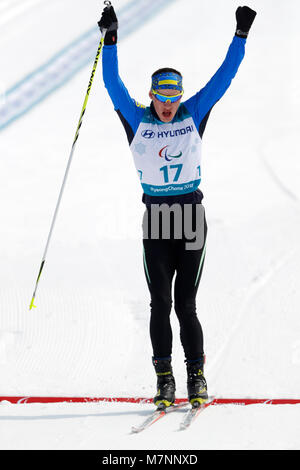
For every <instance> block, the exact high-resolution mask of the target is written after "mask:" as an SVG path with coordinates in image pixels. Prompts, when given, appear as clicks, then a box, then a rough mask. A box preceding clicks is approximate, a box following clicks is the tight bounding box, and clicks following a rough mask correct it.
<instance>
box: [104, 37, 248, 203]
mask: <svg viewBox="0 0 300 470" xmlns="http://www.w3.org/2000/svg"><path fill="white" fill-rule="evenodd" d="M245 43H246V39H244V38H240V37H237V36H234V38H233V41H232V43H231V45H230V46H229V49H228V52H227V55H226V58H225V60H224V62H223V63H222V65H221V67H220V68H219V69H218V70H217V72H216V73H215V75H214V76H213V77H212V78H211V80H210V81H209V82H208V83H207V84H206V85H205V87H204V88H202V89H201V90H200V91H199V92H198V93H196V94H195V95H194V96H192V97H191V98H189V99H188V100H187V101H184V102H182V103H181V104H180V105H179V108H178V110H177V113H176V115H175V117H174V119H173V120H172V121H171V122H169V123H164V122H162V121H160V120H159V118H158V116H157V114H156V112H155V109H154V106H153V103H151V105H150V106H148V107H146V106H144V105H141V104H139V103H138V102H137V101H135V100H134V99H132V98H131V97H130V95H129V93H128V91H127V89H126V87H125V86H124V84H123V82H122V80H121V78H120V76H119V71H118V58H117V46H116V45H112V46H104V48H103V59H102V61H103V79H104V84H105V87H106V88H107V90H108V93H109V96H110V98H111V100H112V102H113V105H114V108H115V110H116V111H117V113H118V115H119V117H120V119H121V121H122V124H123V126H124V128H125V131H126V134H127V138H128V142H129V145H130V149H131V151H132V154H133V158H134V163H135V166H136V170H137V173H138V176H139V178H140V182H141V185H142V188H143V191H144V194H143V202H145V204H146V205H147V206H148V205H150V204H151V203H157V204H158V203H162V202H167V203H169V204H173V203H175V202H178V203H191V202H201V200H202V197H203V195H202V193H201V191H200V190H199V189H198V186H199V185H200V182H201V147H202V145H201V144H202V136H203V132H204V129H205V126H206V123H207V120H208V117H209V114H210V112H211V109H212V107H213V106H214V105H215V104H216V102H217V101H218V100H219V99H220V98H221V97H222V96H223V95H224V93H225V91H226V90H227V88H228V87H229V85H230V83H231V81H232V79H233V78H234V76H235V74H236V72H237V70H238V68H239V65H240V63H241V61H242V60H243V57H244V54H245Z"/></svg>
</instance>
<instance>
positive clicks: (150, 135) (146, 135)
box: [142, 129, 155, 139]
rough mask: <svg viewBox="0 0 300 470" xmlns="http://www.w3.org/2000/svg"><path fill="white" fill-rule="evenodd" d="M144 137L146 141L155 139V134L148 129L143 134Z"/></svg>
mask: <svg viewBox="0 0 300 470" xmlns="http://www.w3.org/2000/svg"><path fill="white" fill-rule="evenodd" d="M142 137H144V138H145V139H153V137H155V132H153V131H151V130H150V129H146V130H145V131H143V132H142Z"/></svg>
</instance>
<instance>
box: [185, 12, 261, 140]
mask: <svg viewBox="0 0 300 470" xmlns="http://www.w3.org/2000/svg"><path fill="white" fill-rule="evenodd" d="M255 16H256V12H255V11H253V10H251V9H250V8H249V7H239V8H238V9H237V10H236V20H237V26H236V32H235V36H234V38H233V40H232V43H231V44H230V46H229V49H228V52H227V55H226V57H225V60H224V62H223V63H222V65H221V67H220V68H219V69H218V70H217V72H216V73H215V74H214V75H213V77H212V78H211V79H210V80H209V82H208V83H207V84H206V85H205V87H203V88H202V89H201V90H200V91H199V92H198V93H196V94H195V95H194V96H192V97H191V98H190V99H189V100H187V101H186V102H185V103H184V104H185V106H186V107H187V109H188V110H189V112H190V113H191V114H192V115H193V117H194V120H195V123H196V125H197V127H198V129H199V128H200V134H201V125H202V126H203V123H205V120H207V118H208V115H209V113H210V111H211V109H212V107H213V106H214V105H215V104H216V102H217V101H219V100H220V98H222V96H223V95H224V93H225V92H226V90H227V89H228V88H229V86H230V84H231V81H232V79H233V78H234V77H235V75H236V73H237V71H238V68H239V66H240V64H241V62H242V60H243V58H244V55H245V44H246V38H247V36H248V33H249V30H250V27H251V25H252V23H253V21H254V18H255Z"/></svg>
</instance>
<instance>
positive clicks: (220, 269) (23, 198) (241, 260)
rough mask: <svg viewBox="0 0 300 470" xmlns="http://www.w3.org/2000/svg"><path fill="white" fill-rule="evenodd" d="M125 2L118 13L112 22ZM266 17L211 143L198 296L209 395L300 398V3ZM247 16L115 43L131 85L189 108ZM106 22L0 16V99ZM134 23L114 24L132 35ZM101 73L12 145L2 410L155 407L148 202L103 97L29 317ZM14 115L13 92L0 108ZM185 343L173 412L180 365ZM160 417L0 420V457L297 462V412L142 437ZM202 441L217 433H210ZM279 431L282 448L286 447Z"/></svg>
mask: <svg viewBox="0 0 300 470" xmlns="http://www.w3.org/2000/svg"><path fill="white" fill-rule="evenodd" d="M125 3H126V2H125V1H117V0H116V1H115V2H114V6H115V8H116V9H117V10H118V9H119V8H120V7H121V6H123V5H124V4H125ZM248 4H249V6H250V7H252V8H254V9H255V10H256V11H257V12H258V15H257V18H256V20H255V23H254V24H253V28H252V30H251V33H250V35H249V39H248V42H247V47H246V56H245V59H244V61H243V63H242V65H241V67H240V70H239V72H238V74H237V77H236V78H235V79H234V81H233V83H232V85H231V88H230V89H229V90H228V92H227V93H226V95H225V96H224V97H223V98H222V100H221V101H220V103H218V104H217V105H216V106H215V108H214V109H213V111H212V113H211V116H210V119H209V122H208V125H207V128H206V131H205V134H204V141H203V147H204V148H203V183H201V185H202V190H203V192H204V195H205V198H204V201H203V203H204V206H205V208H206V213H207V219H208V225H209V237H208V247H207V257H206V261H205V268H204V272H203V278H202V282H201V285H200V288H199V293H198V297H197V308H198V314H199V318H200V319H201V323H202V326H203V329H204V334H205V351H206V356H207V365H206V377H207V380H208V385H209V393H210V394H214V395H217V396H218V397H222V396H223V397H225V396H226V397H253V398H255V397H258V398H260V397H263V398H299V396H300V373H299V365H300V321H299V300H300V298H299V296H300V294H299V292H300V290H299V274H300V268H299V266H300V264H299V261H300V252H299V238H300V224H299V222H300V211H299V200H300V190H299V180H300V163H299V140H298V129H299V124H300V122H299V120H300V118H299V112H298V109H299V104H300V92H299V90H300V83H299V61H298V57H299V55H298V51H299V34H300V33H299V29H298V24H297V18H298V16H299V10H300V7H299V4H298V2H297V1H296V0H289V7H288V8H287V7H286V6H285V5H284V4H282V2H280V1H279V0H263V1H262V0H260V1H258V0H249V2H248ZM237 6H239V2H238V1H235V0H227V1H226V2H224V1H221V0H202V1H201V2H199V1H197V0H189V2H188V8H187V2H184V1H183V0H177V1H174V2H173V3H172V4H171V5H170V6H169V8H168V9H165V10H162V11H161V12H158V15H157V16H156V17H154V18H152V19H151V21H149V22H148V23H146V24H145V25H144V26H143V28H141V29H139V30H138V31H136V32H135V33H133V34H131V35H130V36H128V38H126V39H124V40H123V41H120V44H119V62H120V72H121V76H122V78H123V80H124V82H125V84H126V85H127V87H128V89H129V91H130V93H131V95H132V96H134V97H135V98H136V99H137V100H138V101H140V102H143V103H145V104H147V103H148V102H149V99H148V96H147V93H148V88H149V77H150V75H151V73H152V72H153V70H155V69H157V68H159V67H161V66H166V65H169V66H174V67H175V68H178V69H179V70H181V71H182V72H183V74H184V88H185V94H186V96H187V97H189V96H191V95H192V94H193V93H194V92H196V91H197V90H198V89H199V88H200V87H202V86H203V85H205V83H206V82H207V81H208V80H209V78H210V77H211V76H212V75H213V73H214V72H215V71H216V69H217V68H218V67H219V65H220V64H221V62H222V60H223V59H224V57H225V54H226V51H227V48H228V46H229V44H230V42H231V40H232V37H233V34H234V27H235V16H234V13H235V10H236V7H237ZM98 17H99V2H98V1H96V0H85V2H81V1H79V0H72V1H71V0H64V1H61V0H60V1H59V0H51V1H49V0H40V1H37V0H36V1H33V0H31V1H29V0H28V1H25V0H23V1H22V2H21V1H17V0H12V1H11V2H7V1H4V0H2V1H1V0H0V26H1V42H0V53H1V75H0V92H1V90H3V91H5V89H9V88H10V87H11V86H13V84H14V83H16V82H17V81H19V80H20V79H22V77H24V76H25V75H26V74H28V73H30V72H31V71H32V70H33V69H34V68H36V67H38V66H40V65H41V64H42V63H43V62H45V60H47V59H48V58H49V57H51V56H52V55H53V54H55V53H56V52H57V51H58V50H59V49H61V48H62V47H64V46H65V45H66V44H68V43H69V42H70V41H72V40H73V39H76V38H77V37H78V36H79V35H80V34H82V33H84V32H85V31H86V30H88V29H89V28H91V27H92V26H93V25H94V24H95V21H97V20H98ZM121 27H122V25H121V24H120V28H121ZM90 73H91V65H89V66H87V67H85V68H84V69H83V70H82V71H81V72H80V73H78V74H77V75H76V76H74V78H73V80H72V81H70V82H68V84H67V85H66V86H65V87H62V88H61V89H59V90H58V91H57V92H56V93H54V94H52V95H50V97H49V98H48V99H47V100H45V101H43V102H42V103H41V104H40V105H39V106H37V107H36V108H34V109H33V110H32V111H30V113H28V114H26V115H25V116H24V117H23V118H22V119H20V120H18V121H16V122H15V123H14V124H13V125H11V126H10V127H8V128H7V129H5V130H4V131H3V132H1V134H0V157H1V158H0V201H1V203H0V204H1V206H0V210H1V234H0V236H1V244H0V286H1V289H0V307H1V316H0V377H1V380H0V395H3V396H4V395H5V396H7V395H20V396H35V395H51V396H59V395H66V396H124V397H127V396H149V397H151V396H153V393H154V390H155V376H154V372H153V368H152V364H151V345H150V340H149V335H148V323H149V293H148V289H147V285H146V282H145V279H144V272H143V264H142V241H141V220H142V215H143V210H144V208H143V205H142V203H141V195H142V190H141V187H140V183H139V180H138V178H137V175H136V172H135V169H134V165H133V161H132V158H131V154H130V151H129V149H128V145H127V140H126V135H125V133H124V131H123V129H122V127H121V125H120V123H119V119H118V117H117V115H116V113H114V112H113V108H112V105H111V102H110V100H109V98H108V96H107V94H106V92H105V90H104V87H103V82H102V78H101V65H100V66H99V70H98V71H97V75H96V78H95V81H94V84H93V87H92V92H91V96H90V100H89V103H88V109H87V112H86V114H85V117H84V122H83V126H82V128H81V132H80V137H79V140H78V143H77V147H76V152H75V155H74V161H73V163H72V167H71V171H70V175H69V179H68V183H67V186H66V190H65V193H64V196H63V202H62V205H61V208H60V212H59V215H58V219H57V224H56V226H55V230H54V234H53V239H52V241H51V245H50V249H49V252H48V256H47V262H46V265H45V268H44V271H43V274H42V278H41V281H40V285H39V288H38V292H37V298H36V305H37V308H36V309H33V310H31V311H29V310H28V307H29V303H30V299H31V296H32V292H33V288H34V284H35V280H36V277H37V274H38V269H39V266H40V262H41V256H42V254H43V250H44V246H45V243H46V238H47V234H48V231H49V228H50V222H51V218H52V215H53V211H54V207H55V204H56V201H57V197H58V192H59V189H60V185H61V182H62V177H63V174H64V171H65V168H66V164H67V159H68V156H69V153H70V150H71V144H72V141H73V138H74V134H75V130H76V127H77V123H78V119H79V114H80V110H81V106H82V103H83V99H84V95H85V92H86V88H87V84H88V81H89V77H90ZM3 102H5V94H4V96H2V98H1V101H0V105H1V103H2V104H3ZM172 324H173V330H174V352H173V362H174V372H175V374H176V381H177V396H178V397H184V396H185V394H186V390H185V380H186V379H185V365H184V362H183V360H184V357H183V353H182V348H181V345H180V341H179V331H178V324H177V320H176V317H175V314H174V313H173V315H172ZM150 410H151V405H133V404H112V403H107V404H105V403H98V404H95V403H88V404H51V405H50V404H49V405H39V404H34V405H33V404H32V405H10V404H8V403H5V402H2V403H1V406H0V448H1V449H38V448H41V449H43V448H45V449H46V448H47V449H48V448H51V449H68V448H70V449H179V448H180V449H218V448H220V449H232V448H236V449H242V448H244V449H254V448H259V449H263V448H272V449H296V448H297V449H299V447H300V446H299V434H300V433H299V430H300V429H299V417H300V416H299V415H300V406H298V405H292V406H289V405H282V406H277V405H276V406H265V405H251V406H247V407H241V406H229V405H228V406H216V407H210V408H208V409H207V410H206V411H205V412H204V413H203V415H201V417H199V419H198V421H197V422H196V423H195V424H194V425H193V428H191V429H190V430H188V431H186V432H180V433H179V432H176V431H177V429H178V424H179V420H180V418H179V416H178V414H176V413H174V414H173V415H170V416H168V417H167V418H166V419H164V420H162V421H161V422H159V423H157V424H156V425H155V426H153V428H150V429H148V430H147V431H145V432H144V433H142V434H140V435H131V434H130V427H131V425H133V424H137V423H138V422H139V421H140V420H143V418H144V417H145V416H146V414H147V413H149V411H150ZM203 429H204V430H205V433H203V432H200V431H201V430H203ZM283 430H284V432H283Z"/></svg>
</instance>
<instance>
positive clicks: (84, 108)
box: [29, 0, 111, 310]
mask: <svg viewBox="0 0 300 470" xmlns="http://www.w3.org/2000/svg"><path fill="white" fill-rule="evenodd" d="M104 4H105V5H106V6H107V7H110V6H111V2H110V1H108V0H105V2H104ZM105 33H106V30H103V33H102V35H101V39H100V43H99V46H98V50H97V54H96V58H95V61H94V65H93V70H92V74H91V78H90V81H89V85H88V88H87V92H86V95H85V99H84V102H83V106H82V110H81V114H80V118H79V122H78V126H77V129H76V132H75V137H74V140H73V144H72V148H71V153H70V156H69V160H68V164H67V168H66V171H65V174H64V178H63V182H62V186H61V188H60V192H59V196H58V201H57V204H56V207H55V211H54V215H53V218H52V222H51V226H50V231H49V235H48V238H47V243H46V246H45V250H44V254H43V258H42V262H41V266H40V270H39V273H38V277H37V280H36V283H35V288H34V292H33V296H32V299H31V302H30V306H29V310H31V309H32V308H33V307H36V305H34V299H35V296H36V291H37V287H38V283H39V280H40V277H41V274H42V271H43V268H44V265H45V261H46V256H47V251H48V247H49V243H50V239H51V236H52V232H53V229H54V225H55V221H56V217H57V213H58V209H59V206H60V202H61V199H62V195H63V192H64V189H65V185H66V181H67V177H68V174H69V170H70V166H71V162H72V158H73V154H74V150H75V146H76V142H77V140H78V136H79V131H80V128H81V125H82V120H83V116H84V113H85V110H86V107H87V103H88V99H89V95H90V91H91V88H92V84H93V80H94V76H95V72H96V68H97V65H98V60H99V57H100V53H101V50H102V47H103V43H104V37H105Z"/></svg>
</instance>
